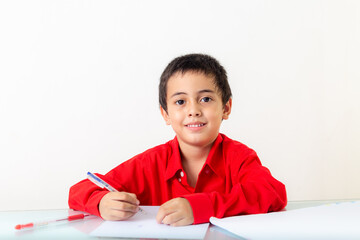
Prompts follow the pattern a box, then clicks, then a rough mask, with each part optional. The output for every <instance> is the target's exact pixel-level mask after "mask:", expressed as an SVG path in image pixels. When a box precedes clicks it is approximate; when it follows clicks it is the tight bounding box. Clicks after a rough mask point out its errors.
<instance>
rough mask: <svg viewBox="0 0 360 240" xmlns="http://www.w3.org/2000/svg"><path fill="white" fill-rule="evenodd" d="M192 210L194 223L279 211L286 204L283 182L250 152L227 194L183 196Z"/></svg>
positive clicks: (211, 193)
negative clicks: (216, 218) (214, 218)
mask: <svg viewBox="0 0 360 240" xmlns="http://www.w3.org/2000/svg"><path fill="white" fill-rule="evenodd" d="M183 197H184V198H186V199H187V200H188V201H189V203H190V205H191V207H192V210H193V215H194V224H198V223H203V222H208V221H209V218H210V217H212V216H214V217H218V218H222V217H229V216H235V215H240V214H254V213H266V212H270V211H279V210H281V209H283V208H284V207H285V206H286V204H287V197H286V190H285V186H284V184H282V183H281V182H279V181H278V180H276V179H275V178H274V177H272V176H271V174H270V171H269V170H268V169H267V168H265V167H263V166H262V165H261V163H260V160H259V158H258V157H257V155H256V153H255V152H254V153H253V154H250V155H249V156H248V157H247V159H246V160H245V161H244V163H243V164H242V165H241V167H240V168H239V170H238V174H237V177H236V182H233V186H232V189H231V191H230V193H228V194H222V193H219V192H210V193H195V194H189V195H185V196H183Z"/></svg>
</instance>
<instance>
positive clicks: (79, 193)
mask: <svg viewBox="0 0 360 240" xmlns="http://www.w3.org/2000/svg"><path fill="white" fill-rule="evenodd" d="M107 193H108V191H105V190H102V189H99V188H98V187H97V186H96V185H94V184H93V183H91V182H90V181H89V180H83V181H81V182H79V183H77V184H75V185H74V186H72V187H71V188H70V191H69V201H68V203H69V207H70V208H71V209H75V210H79V211H84V212H87V213H90V214H93V215H96V216H99V217H100V212H99V208H98V206H99V203H100V200H101V198H102V197H103V196H104V195H105V194H107Z"/></svg>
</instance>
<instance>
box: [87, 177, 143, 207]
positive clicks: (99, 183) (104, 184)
mask: <svg viewBox="0 0 360 240" xmlns="http://www.w3.org/2000/svg"><path fill="white" fill-rule="evenodd" d="M87 178H88V179H89V180H90V181H91V182H93V183H94V184H96V185H97V186H99V187H101V188H106V189H107V190H109V191H110V192H118V190H116V189H115V188H114V187H112V186H111V185H110V184H108V183H107V182H105V181H104V180H102V179H101V178H99V177H98V176H96V175H95V174H93V173H91V172H88V173H87ZM139 211H140V212H143V213H145V211H144V210H143V209H142V208H141V207H139Z"/></svg>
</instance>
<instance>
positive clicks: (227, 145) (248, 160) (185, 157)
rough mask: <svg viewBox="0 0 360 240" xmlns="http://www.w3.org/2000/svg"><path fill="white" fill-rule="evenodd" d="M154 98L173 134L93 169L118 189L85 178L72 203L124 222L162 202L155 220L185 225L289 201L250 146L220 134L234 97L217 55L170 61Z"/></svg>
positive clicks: (276, 206) (72, 195)
mask: <svg viewBox="0 0 360 240" xmlns="http://www.w3.org/2000/svg"><path fill="white" fill-rule="evenodd" d="M159 102H160V111H161V114H162V116H163V118H164V120H165V122H166V124H168V125H171V126H172V128H173V130H174V131H175V133H176V137H175V138H174V139H173V140H171V141H169V142H167V143H165V144H163V145H160V146H157V147H154V148H152V149H149V150H147V151H145V152H144V153H141V154H139V155H137V156H135V157H133V158H132V159H130V160H128V161H126V162H124V163H122V164H120V165H119V166H117V167H116V168H114V169H113V170H111V171H110V172H109V173H107V174H106V175H100V174H98V175H99V176H100V177H101V178H102V179H104V180H105V181H106V182H108V183H109V184H110V185H112V186H113V187H115V188H116V189H118V190H119V191H120V192H108V191H107V190H103V189H100V188H99V187H97V186H96V185H95V184H93V183H91V182H90V181H88V180H83V181H81V182H79V183H78V184H76V185H74V186H72V187H71V189H70V194H69V206H70V208H73V209H77V210H82V211H86V212H89V213H91V214H95V215H97V216H101V217H102V218H103V219H105V220H123V219H127V218H130V217H131V216H133V215H134V214H135V213H136V212H137V211H138V210H139V204H140V203H141V204H142V205H161V206H160V209H159V212H158V213H157V216H156V220H157V221H158V222H159V223H163V224H168V225H171V226H182V225H189V224H198V223H204V222H208V221H209V218H210V217H211V216H215V217H220V218H221V217H228V216H233V215H239V214H250V213H265V212H269V211H278V210H281V209H283V208H284V207H285V206H286V203H287V198H286V191H285V186H284V185H283V184H282V183H280V182H279V181H277V180H276V179H275V178H273V177H272V176H271V174H270V172H269V170H268V169H267V168H265V167H263V166H262V165H261V163H260V160H259V158H258V157H257V155H256V153H255V151H253V150H252V149H250V148H248V147H247V146H245V145H244V144H242V143H240V142H237V141H234V140H231V139H229V138H228V137H226V136H225V135H224V134H220V133H219V128H220V125H221V122H222V120H224V119H228V117H229V115H230V112H231V107H232V99H231V90H230V86H229V84H228V81H227V76H226V71H225V70H224V68H223V67H222V66H221V65H220V64H219V63H218V61H217V60H215V59H214V58H212V57H210V56H208V55H202V54H190V55H185V56H181V57H178V58H176V59H174V60H173V61H172V62H170V63H169V65H168V66H167V67H166V69H165V70H164V72H163V74H162V76H161V79H160V84H159Z"/></svg>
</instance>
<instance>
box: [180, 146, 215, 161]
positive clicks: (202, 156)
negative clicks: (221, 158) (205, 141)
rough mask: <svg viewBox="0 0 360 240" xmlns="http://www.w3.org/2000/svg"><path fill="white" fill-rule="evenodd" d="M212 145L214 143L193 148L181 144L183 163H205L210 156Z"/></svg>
mask: <svg viewBox="0 0 360 240" xmlns="http://www.w3.org/2000/svg"><path fill="white" fill-rule="evenodd" d="M212 145H213V143H211V144H209V145H207V146H203V147H199V146H193V145H188V144H186V143H181V142H179V146H180V152H181V156H182V161H183V162H193V163H195V162H202V163H204V162H205V161H206V158H207V156H208V155H209V152H210V149H211V147H212Z"/></svg>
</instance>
